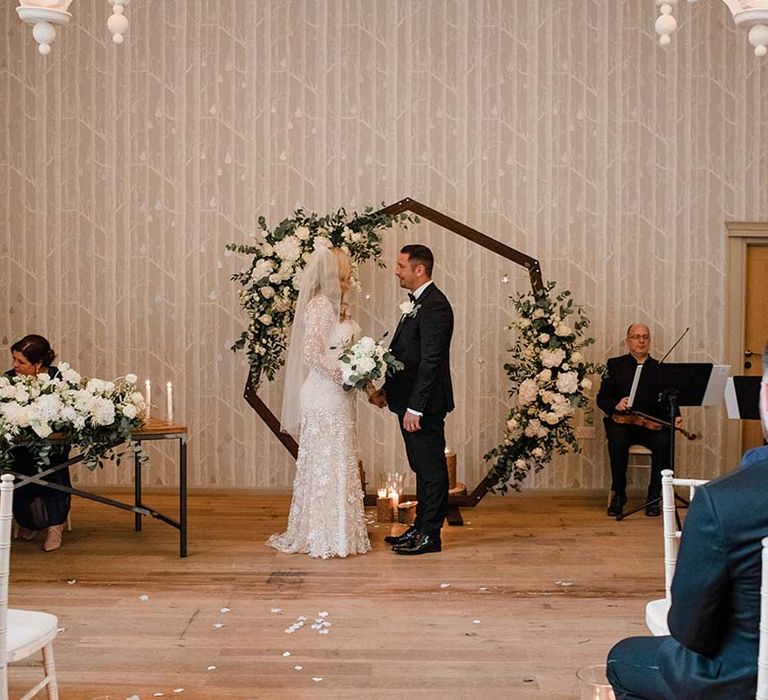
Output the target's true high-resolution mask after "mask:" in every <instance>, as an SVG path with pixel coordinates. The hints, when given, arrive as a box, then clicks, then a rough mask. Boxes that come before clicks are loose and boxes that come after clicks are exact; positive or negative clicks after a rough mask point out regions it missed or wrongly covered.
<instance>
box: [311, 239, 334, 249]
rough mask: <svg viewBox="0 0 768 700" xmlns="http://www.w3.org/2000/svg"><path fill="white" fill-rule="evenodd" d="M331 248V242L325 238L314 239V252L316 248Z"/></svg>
mask: <svg viewBox="0 0 768 700" xmlns="http://www.w3.org/2000/svg"><path fill="white" fill-rule="evenodd" d="M330 247H331V241H330V240H329V239H328V238H326V237H325V236H318V237H317V238H315V250H317V249H318V248H330Z"/></svg>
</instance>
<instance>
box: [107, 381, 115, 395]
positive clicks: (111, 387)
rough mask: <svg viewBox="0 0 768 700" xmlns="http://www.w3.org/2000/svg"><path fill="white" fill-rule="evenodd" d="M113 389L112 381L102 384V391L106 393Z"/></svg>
mask: <svg viewBox="0 0 768 700" xmlns="http://www.w3.org/2000/svg"><path fill="white" fill-rule="evenodd" d="M114 390H115V383H114V382H106V383H105V384H104V391H105V392H106V393H107V394H111V393H112V392H113V391H114Z"/></svg>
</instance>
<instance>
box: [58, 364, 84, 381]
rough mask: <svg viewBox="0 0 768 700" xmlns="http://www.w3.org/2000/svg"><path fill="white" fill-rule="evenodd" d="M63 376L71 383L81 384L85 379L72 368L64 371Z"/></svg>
mask: <svg viewBox="0 0 768 700" xmlns="http://www.w3.org/2000/svg"><path fill="white" fill-rule="evenodd" d="M59 369H61V368H59ZM61 376H62V377H64V381H65V382H67V383H69V384H79V383H80V382H81V381H82V379H83V378H82V377H81V376H80V374H79V373H78V372H75V370H73V369H70V368H67V369H65V370H64V371H62V373H61Z"/></svg>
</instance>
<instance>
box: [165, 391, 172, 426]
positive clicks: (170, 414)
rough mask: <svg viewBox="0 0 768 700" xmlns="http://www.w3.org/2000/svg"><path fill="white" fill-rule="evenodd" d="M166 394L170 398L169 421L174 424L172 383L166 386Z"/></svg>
mask: <svg viewBox="0 0 768 700" xmlns="http://www.w3.org/2000/svg"><path fill="white" fill-rule="evenodd" d="M165 393H166V395H167V397H168V420H169V421H171V422H173V384H171V383H170V382H168V383H167V384H166V385H165Z"/></svg>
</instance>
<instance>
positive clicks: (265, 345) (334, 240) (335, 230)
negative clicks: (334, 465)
mask: <svg viewBox="0 0 768 700" xmlns="http://www.w3.org/2000/svg"><path fill="white" fill-rule="evenodd" d="M398 221H402V222H405V221H412V222H417V221H418V219H417V218H416V217H413V216H411V215H409V214H405V213H404V214H400V215H391V214H381V213H377V212H374V211H373V208H372V207H367V208H366V209H365V210H364V211H363V213H362V214H358V213H357V212H352V213H351V214H347V212H346V210H345V209H339V210H338V211H337V212H335V213H333V214H327V215H325V216H320V215H319V214H317V213H315V212H305V211H304V210H303V209H297V210H296V211H295V212H294V213H293V216H291V217H289V218H287V219H283V221H281V222H280V223H279V224H278V225H277V226H276V227H275V228H273V229H269V228H268V227H267V223H266V220H265V219H264V217H260V218H259V227H260V229H261V231H260V233H259V234H251V236H252V237H253V238H255V239H257V240H256V242H255V243H252V244H249V245H240V244H236V243H230V244H229V245H227V246H226V248H227V250H228V251H231V252H235V253H240V254H243V255H249V256H252V258H251V261H250V263H249V265H248V267H247V268H246V269H245V270H243V271H242V272H237V273H235V274H234V275H232V280H233V281H235V282H237V283H238V284H239V285H240V292H239V302H240V306H241V308H243V309H244V310H245V312H246V313H247V315H248V326H247V327H246V329H245V330H244V331H243V332H242V333H241V335H240V337H239V338H238V339H237V340H236V341H235V343H234V345H232V349H233V350H244V351H245V353H246V355H247V357H248V364H249V367H250V376H251V381H252V383H253V384H254V386H255V387H256V388H258V386H259V383H260V382H261V378H262V376H263V375H265V376H266V377H267V379H268V380H270V381H271V380H272V379H274V377H275V374H276V372H277V371H278V370H279V369H280V367H282V365H283V364H284V362H285V351H286V348H287V345H288V339H289V334H290V328H291V324H292V323H293V315H294V312H295V309H296V301H297V300H298V297H299V288H300V287H301V275H302V273H303V271H304V267H305V266H306V264H307V261H308V260H309V257H310V255H311V254H312V251H313V250H314V249H315V248H316V247H317V246H326V247H329V248H330V247H338V248H341V249H342V250H343V251H344V252H345V253H347V255H349V257H350V260H351V261H352V267H353V286H357V287H359V280H358V275H357V266H358V265H359V264H360V263H363V262H365V261H366V260H371V259H372V260H375V261H376V263H377V265H379V267H384V263H383V262H382V261H381V255H382V251H381V240H382V231H383V230H384V229H386V228H389V227H391V226H392V225H393V224H394V223H396V222H398ZM259 239H261V240H259Z"/></svg>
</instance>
